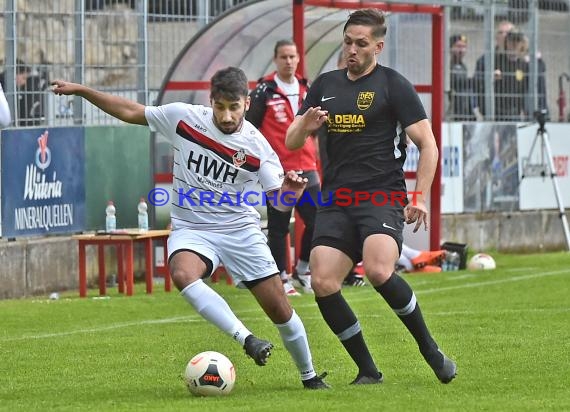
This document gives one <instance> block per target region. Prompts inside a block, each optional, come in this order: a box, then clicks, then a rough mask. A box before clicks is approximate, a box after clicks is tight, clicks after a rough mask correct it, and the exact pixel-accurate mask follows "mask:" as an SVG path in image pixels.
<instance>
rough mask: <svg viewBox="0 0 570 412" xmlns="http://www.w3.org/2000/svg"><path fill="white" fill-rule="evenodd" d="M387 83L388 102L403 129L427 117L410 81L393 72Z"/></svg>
mask: <svg viewBox="0 0 570 412" xmlns="http://www.w3.org/2000/svg"><path fill="white" fill-rule="evenodd" d="M389 85H390V86H389V87H390V103H391V104H392V109H393V110H394V113H395V115H396V118H397V119H398V121H399V122H400V124H401V125H402V128H403V129H405V128H406V127H408V126H409V125H411V124H414V123H416V122H419V121H420V120H423V119H427V115H426V111H425V109H424V106H423V104H422V101H421V100H420V97H419V96H418V94H417V93H416V89H414V86H413V85H412V83H410V82H409V81H408V80H407V79H406V78H405V77H404V76H402V75H401V74H398V73H395V72H394V75H393V76H392V79H390V81H389Z"/></svg>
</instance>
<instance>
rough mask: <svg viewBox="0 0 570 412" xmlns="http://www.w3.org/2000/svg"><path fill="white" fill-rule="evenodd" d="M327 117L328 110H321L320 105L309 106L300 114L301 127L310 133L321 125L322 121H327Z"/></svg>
mask: <svg viewBox="0 0 570 412" xmlns="http://www.w3.org/2000/svg"><path fill="white" fill-rule="evenodd" d="M328 117H329V112H328V110H322V109H321V106H317V107H309V109H308V110H307V111H306V112H305V113H303V115H302V116H301V120H302V122H303V126H304V127H303V128H304V129H305V130H307V131H309V132H310V133H312V132H314V131H316V130H317V129H318V128H319V127H321V126H322V125H323V123H324V122H326V121H327V119H328Z"/></svg>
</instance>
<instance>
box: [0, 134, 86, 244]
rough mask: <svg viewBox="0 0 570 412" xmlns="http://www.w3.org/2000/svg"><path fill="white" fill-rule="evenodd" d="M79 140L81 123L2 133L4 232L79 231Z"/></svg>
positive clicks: (81, 156)
mask: <svg viewBox="0 0 570 412" xmlns="http://www.w3.org/2000/svg"><path fill="white" fill-rule="evenodd" d="M84 140H85V137H84V129H83V128H81V127H71V128H69V127H66V128H47V129H44V128H42V129H15V130H4V131H3V132H2V140H1V145H2V148H1V165H2V177H1V179H2V182H1V187H2V189H1V190H2V198H1V199H2V209H1V210H2V236H3V237H18V236H30V235H46V234H53V233H74V232H80V231H82V230H84V227H85V144H84Z"/></svg>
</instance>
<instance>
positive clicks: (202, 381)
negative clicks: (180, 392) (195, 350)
mask: <svg viewBox="0 0 570 412" xmlns="http://www.w3.org/2000/svg"><path fill="white" fill-rule="evenodd" d="M184 379H185V381H186V386H187V387H188V390H189V391H190V392H191V393H192V394H194V395H198V396H220V395H229V394H230V392H231V391H232V389H233V387H234V383H235V381H236V371H235V368H234V365H233V364H232V362H231V361H230V360H229V359H228V358H227V357H226V356H224V355H222V354H221V353H219V352H214V351H207V352H201V353H199V354H197V355H196V356H194V357H193V358H192V359H190V361H189V362H188V365H186V370H185V372H184Z"/></svg>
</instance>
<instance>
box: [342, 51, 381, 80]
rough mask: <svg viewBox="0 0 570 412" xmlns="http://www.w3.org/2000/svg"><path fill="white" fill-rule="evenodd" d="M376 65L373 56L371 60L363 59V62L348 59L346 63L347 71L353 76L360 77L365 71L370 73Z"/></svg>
mask: <svg viewBox="0 0 570 412" xmlns="http://www.w3.org/2000/svg"><path fill="white" fill-rule="evenodd" d="M375 65H376V59H375V55H373V57H372V58H368V57H367V58H365V59H363V60H359V59H357V58H356V59H355V60H351V59H350V58H349V59H348V61H347V67H348V71H349V72H350V73H351V74H353V75H355V76H360V75H362V74H363V73H366V72H367V71H370V69H371V67H373V66H375Z"/></svg>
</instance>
